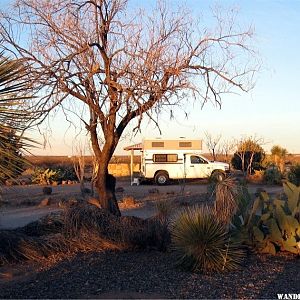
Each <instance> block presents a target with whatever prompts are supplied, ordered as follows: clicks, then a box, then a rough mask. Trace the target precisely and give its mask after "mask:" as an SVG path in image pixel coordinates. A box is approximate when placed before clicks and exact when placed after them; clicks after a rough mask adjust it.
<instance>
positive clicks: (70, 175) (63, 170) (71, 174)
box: [52, 165, 78, 182]
mask: <svg viewBox="0 0 300 300" xmlns="http://www.w3.org/2000/svg"><path fill="white" fill-rule="evenodd" d="M52 169H53V170H54V171H55V172H56V175H55V181H59V182H61V181H63V180H71V181H75V180H76V181H77V180H78V179H77V176H76V173H75V170H74V168H73V166H66V165H56V166H55V167H53V168H52Z"/></svg>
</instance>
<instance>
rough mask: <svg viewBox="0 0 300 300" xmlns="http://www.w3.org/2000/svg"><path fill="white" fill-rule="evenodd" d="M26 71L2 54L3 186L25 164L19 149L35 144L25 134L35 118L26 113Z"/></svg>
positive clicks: (0, 145) (0, 147) (0, 152)
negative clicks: (30, 122)
mask: <svg viewBox="0 0 300 300" xmlns="http://www.w3.org/2000/svg"><path fill="white" fill-rule="evenodd" d="M25 74H26V69H25V67H24V64H23V60H20V59H15V60H11V59H8V58H5V57H4V55H3V52H1V53H0V157H1V159H0V182H3V181H4V180H5V179H7V178H13V177H14V175H17V174H18V173H20V172H21V171H22V167H21V166H22V165H23V164H24V163H25V162H26V161H25V160H24V158H22V156H21V153H20V149H24V148H26V146H28V145H29V144H30V143H31V142H32V141H31V140H30V139H28V138H26V137H24V135H23V133H24V130H25V129H26V127H27V123H28V121H29V120H30V118H31V117H32V115H31V114H30V113H29V112H28V111H26V110H25V109H24V108H23V106H24V103H25V102H24V101H25V100H26V99H28V98H29V97H28V96H24V95H25V94H26V89H25V85H26V80H25Z"/></svg>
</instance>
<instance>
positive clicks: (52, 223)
mask: <svg viewBox="0 0 300 300" xmlns="http://www.w3.org/2000/svg"><path fill="white" fill-rule="evenodd" d="M63 225H64V222H63V215H62V212H52V213H50V214H48V215H46V216H45V217H42V218H41V219H39V220H37V221H34V222H31V223H29V224H27V225H26V226H24V227H22V228H21V229H19V231H20V232H21V233H24V234H26V235H29V236H43V235H48V234H55V233H60V232H61V231H62V228H63Z"/></svg>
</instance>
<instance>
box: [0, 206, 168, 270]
mask: <svg viewBox="0 0 300 300" xmlns="http://www.w3.org/2000/svg"><path fill="white" fill-rule="evenodd" d="M165 230H166V229H165V228H164V227H163V224H162V223H161V222H160V221H159V220H158V219H150V220H143V219H140V218H137V217H117V216H114V215H111V214H109V213H108V212H107V211H105V210H102V209H99V208H97V207H96V206H94V205H89V204H76V205H73V206H71V207H68V208H66V209H65V211H64V213H63V214H51V215H49V216H46V217H44V218H42V219H41V220H39V221H36V222H33V223H30V224H28V225H27V226H25V227H24V228H21V229H16V230H2V231H0V265H2V264H5V263H7V262H15V261H22V260H34V261H39V260H44V259H47V260H49V257H53V256H56V257H64V256H65V255H73V254H74V253H76V252H82V251H105V250H124V249H128V250H129V249H145V248H156V249H163V248H164V247H165V242H164V240H165V237H166V236H167V235H166V232H165Z"/></svg>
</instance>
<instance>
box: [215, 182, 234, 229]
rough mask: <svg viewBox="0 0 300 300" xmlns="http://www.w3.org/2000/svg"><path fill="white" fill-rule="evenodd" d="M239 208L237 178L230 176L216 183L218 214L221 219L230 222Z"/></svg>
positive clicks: (216, 208) (216, 207) (216, 209)
mask: <svg viewBox="0 0 300 300" xmlns="http://www.w3.org/2000/svg"><path fill="white" fill-rule="evenodd" d="M237 209H238V203H237V186H236V183H235V180H234V179H233V178H230V177H228V178H226V179H224V180H223V181H220V182H218V183H217V184H216V200H215V211H216V216H217V218H218V220H219V221H221V222H223V223H225V224H229V223H230V221H231V219H232V217H233V216H234V215H235V213H236V211H237Z"/></svg>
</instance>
